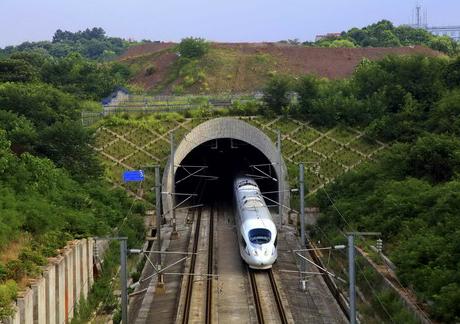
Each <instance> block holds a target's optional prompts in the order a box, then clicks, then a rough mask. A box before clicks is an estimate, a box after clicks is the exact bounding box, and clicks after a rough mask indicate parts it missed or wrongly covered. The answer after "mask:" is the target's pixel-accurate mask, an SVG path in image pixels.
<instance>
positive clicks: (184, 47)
mask: <svg viewBox="0 0 460 324" xmlns="http://www.w3.org/2000/svg"><path fill="white" fill-rule="evenodd" d="M177 50H178V52H179V54H180V56H181V57H186V58H200V57H202V56H203V55H205V54H206V53H207V52H208V51H209V43H208V42H207V41H206V40H205V39H203V38H194V37H187V38H184V39H182V41H181V42H180V43H179V45H178V46H177Z"/></svg>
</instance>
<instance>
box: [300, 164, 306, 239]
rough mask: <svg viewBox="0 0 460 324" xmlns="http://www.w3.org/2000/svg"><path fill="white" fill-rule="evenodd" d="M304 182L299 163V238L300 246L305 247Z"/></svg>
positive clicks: (302, 171) (301, 165)
mask: <svg viewBox="0 0 460 324" xmlns="http://www.w3.org/2000/svg"><path fill="white" fill-rule="evenodd" d="M304 186H305V184H304V166H303V163H300V164H299V192H300V197H299V199H300V240H301V241H302V248H304V247H305V192H304V190H305V187H304Z"/></svg>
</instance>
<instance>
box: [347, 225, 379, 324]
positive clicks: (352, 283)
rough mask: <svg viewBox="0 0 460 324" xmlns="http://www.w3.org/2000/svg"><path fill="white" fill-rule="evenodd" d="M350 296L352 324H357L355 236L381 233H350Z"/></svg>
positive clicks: (348, 234)
mask: <svg viewBox="0 0 460 324" xmlns="http://www.w3.org/2000/svg"><path fill="white" fill-rule="evenodd" d="M346 234H347V236H348V283H349V287H348V294H349V297H348V298H349V303H350V314H349V315H350V324H356V271H355V242H354V240H355V235H360V236H381V235H382V234H381V233H380V232H348V233H346Z"/></svg>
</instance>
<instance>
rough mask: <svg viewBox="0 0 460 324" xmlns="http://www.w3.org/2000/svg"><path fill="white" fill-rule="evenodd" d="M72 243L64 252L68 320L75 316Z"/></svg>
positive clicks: (66, 315) (66, 317) (66, 314)
mask: <svg viewBox="0 0 460 324" xmlns="http://www.w3.org/2000/svg"><path fill="white" fill-rule="evenodd" d="M72 247H73V246H72V245H71V244H70V245H69V246H68V247H67V248H66V249H65V252H64V260H65V297H64V300H65V319H66V322H70V320H71V319H72V318H73V301H74V299H73V272H74V268H73V266H74V262H73V249H72Z"/></svg>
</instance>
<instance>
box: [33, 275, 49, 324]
mask: <svg viewBox="0 0 460 324" xmlns="http://www.w3.org/2000/svg"><path fill="white" fill-rule="evenodd" d="M30 286H31V288H32V292H33V295H34V302H33V309H34V324H46V290H45V278H39V279H35V280H33V281H32V283H31V285H30Z"/></svg>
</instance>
